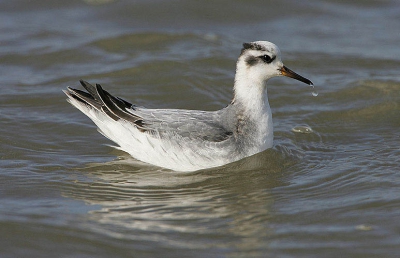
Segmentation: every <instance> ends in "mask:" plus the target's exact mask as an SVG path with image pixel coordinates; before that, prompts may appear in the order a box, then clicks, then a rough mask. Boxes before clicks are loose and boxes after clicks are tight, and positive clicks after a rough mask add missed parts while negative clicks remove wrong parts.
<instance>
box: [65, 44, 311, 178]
mask: <svg viewBox="0 0 400 258" xmlns="http://www.w3.org/2000/svg"><path fill="white" fill-rule="evenodd" d="M275 76H287V77H290V78H294V79H296V80H299V81H301V82H304V83H306V84H308V85H313V84H312V82H311V81H310V80H308V79H306V78H304V77H302V76H300V75H298V74H297V73H295V72H293V71H292V70H290V69H289V68H287V67H286V66H284V65H283V63H282V61H281V53H280V50H279V48H278V47H277V46H276V45H275V44H273V43H271V42H268V41H255V42H250V43H244V44H243V48H242V50H241V53H240V56H239V58H238V61H237V64H236V75H235V80H234V87H233V89H234V96H233V99H232V101H231V102H230V103H229V104H228V105H227V106H226V107H225V108H223V109H220V110H217V111H200V110H183V109H147V108H144V107H139V106H136V105H133V104H131V103H129V102H128V101H126V100H124V99H122V98H119V97H115V96H113V95H111V94H110V93H108V92H107V91H106V90H104V89H103V88H102V87H101V86H100V85H99V84H95V85H91V84H89V83H88V82H85V81H83V80H81V81H80V83H81V85H82V86H83V87H84V88H85V89H86V91H87V92H85V91H82V90H78V89H73V88H70V87H68V88H67V90H65V91H64V92H65V94H66V95H67V96H68V99H67V101H68V102H70V103H71V104H72V105H73V106H75V107H76V108H78V109H79V110H80V111H82V112H83V113H84V114H85V115H87V116H88V117H89V118H90V119H91V120H92V121H93V122H94V123H95V124H96V125H97V127H98V130H99V132H100V133H101V134H103V135H104V136H105V137H107V138H109V139H110V140H111V141H113V142H115V143H116V144H118V146H117V147H116V148H118V149H120V150H123V151H125V152H127V153H129V154H130V155H131V156H133V157H134V158H136V159H138V160H141V161H143V162H146V163H150V164H153V165H156V166H159V167H164V168H168V169H172V170H175V171H195V170H199V169H206V168H212V167H217V166H221V165H225V164H228V163H231V162H234V161H237V160H240V159H243V158H245V157H248V156H251V155H253V154H256V153H259V152H262V151H264V150H266V149H268V148H271V147H272V146H273V125H272V114H271V109H270V106H269V103H268V96H267V88H266V83H267V81H268V80H269V79H270V78H272V77H275Z"/></svg>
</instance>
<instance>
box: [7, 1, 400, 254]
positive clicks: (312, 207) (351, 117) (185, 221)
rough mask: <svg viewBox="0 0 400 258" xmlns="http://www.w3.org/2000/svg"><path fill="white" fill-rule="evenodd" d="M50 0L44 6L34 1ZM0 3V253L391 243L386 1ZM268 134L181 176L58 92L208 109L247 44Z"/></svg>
mask: <svg viewBox="0 0 400 258" xmlns="http://www.w3.org/2000/svg"><path fill="white" fill-rule="evenodd" d="M47 2H48V3H47ZM47 2H45V1H43V2H41V3H36V2H32V1H27V0H17V1H12V2H11V1H0V13H1V15H0V21H1V23H0V42H1V43H0V57H1V58H0V75H1V76H0V89H1V94H0V107H1V109H0V119H1V127H0V158H1V159H0V193H1V195H0V228H1V234H0V237H1V238H0V240H1V241H0V256H1V257H398V254H399V253H400V222H399V218H400V176H399V170H400V169H399V168H400V148H399V145H400V133H399V128H400V76H399V68H400V48H399V45H398V42H400V34H399V33H398V27H399V24H400V15H399V13H400V5H399V4H398V3H397V1H394V0H393V1H354V2H349V1H311V0H310V1H301V2H300V1H293V0H286V1H268V2H267V1H239V0H237V1H207V2H204V1H203V2H200V1H95V0H86V1H47ZM253 40H269V41H272V42H274V43H276V44H277V45H278V46H279V47H280V48H281V51H282V55H283V57H282V58H283V61H284V62H285V64H286V65H287V66H288V67H290V68H291V69H293V70H294V71H296V72H298V73H299V74H301V75H304V76H305V77H307V78H309V79H311V80H312V81H313V82H314V84H315V85H316V91H317V92H318V93H319V95H318V97H313V96H312V91H313V89H311V88H310V87H307V86H304V85H303V84H301V83H299V82H297V81H294V80H290V79H288V78H277V79H272V80H271V81H270V82H269V87H268V92H269V99H270V105H271V108H272V112H273V117H274V118H273V119H274V127H275V146H274V148H273V149H270V150H267V151H265V152H263V153H260V154H258V155H255V156H253V157H250V158H248V159H244V160H241V161H239V162H236V163H233V164H229V165H226V166H224V167H221V168H215V169H210V170H204V171H198V172H193V173H177V172H173V171H169V170H166V169H160V168H157V167H153V166H150V165H146V164H143V163H141V162H138V161H135V160H134V159H132V158H130V157H129V156H128V155H127V154H125V153H123V152H120V151H118V150H115V149H113V148H110V147H109V145H110V144H112V143H110V142H109V141H108V140H107V139H105V138H104V137H103V136H101V135H100V134H98V132H97V131H96V130H95V127H94V125H93V124H92V123H91V121H89V119H88V118H87V117H85V116H84V115H83V114H81V113H80V112H79V111H77V110H76V109H74V108H73V107H72V106H70V105H69V104H68V103H67V102H66V101H65V96H64V94H63V93H62V92H61V90H62V89H64V88H65V87H66V86H69V85H71V86H77V85H78V80H79V79H85V80H88V81H90V82H98V83H101V84H102V85H103V86H104V87H105V88H106V89H107V90H109V91H110V92H112V93H113V94H115V95H117V96H123V97H124V98H125V99H127V100H130V101H132V102H134V103H136V104H138V105H143V106H147V107H153V108H187V109H204V110H215V109H219V108H221V107H224V106H225V105H226V104H227V103H228V102H229V101H230V99H231V97H232V83H233V76H234V69H235V62H236V58H237V56H238V55H239V53H240V48H241V44H242V43H243V42H245V41H253Z"/></svg>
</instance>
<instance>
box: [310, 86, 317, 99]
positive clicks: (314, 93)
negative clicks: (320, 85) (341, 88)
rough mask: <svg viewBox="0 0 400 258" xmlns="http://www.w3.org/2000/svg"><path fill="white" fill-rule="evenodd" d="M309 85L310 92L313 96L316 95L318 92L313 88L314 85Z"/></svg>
mask: <svg viewBox="0 0 400 258" xmlns="http://www.w3.org/2000/svg"><path fill="white" fill-rule="evenodd" d="M310 87H311V88H312V92H311V94H312V95H313V96H314V97H316V96H318V92H317V91H316V90H315V87H314V85H310Z"/></svg>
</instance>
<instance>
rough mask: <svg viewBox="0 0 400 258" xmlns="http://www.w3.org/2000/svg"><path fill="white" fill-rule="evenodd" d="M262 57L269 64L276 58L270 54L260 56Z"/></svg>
mask: <svg viewBox="0 0 400 258" xmlns="http://www.w3.org/2000/svg"><path fill="white" fill-rule="evenodd" d="M260 58H261V59H262V60H263V61H264V62H265V63H267V64H270V63H272V61H274V60H275V57H272V58H271V57H270V56H269V55H263V56H260Z"/></svg>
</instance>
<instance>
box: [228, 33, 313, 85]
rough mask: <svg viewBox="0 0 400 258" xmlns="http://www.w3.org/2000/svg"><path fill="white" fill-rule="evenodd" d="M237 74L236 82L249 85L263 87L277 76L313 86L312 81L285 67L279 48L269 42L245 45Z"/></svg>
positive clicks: (238, 63)
mask: <svg viewBox="0 0 400 258" xmlns="http://www.w3.org/2000/svg"><path fill="white" fill-rule="evenodd" d="M236 73H237V74H236V78H235V80H236V81H238V80H239V81H240V80H246V81H247V82H248V83H251V84H262V86H264V85H265V82H266V81H267V80H268V79H270V78H272V77H275V76H287V77H290V78H294V79H296V80H299V81H302V82H304V83H307V84H309V85H312V82H311V81H310V80H308V79H306V78H304V77H302V76H300V75H298V74H296V73H295V72H293V71H292V70H290V69H288V68H287V67H286V66H284V65H283V63H282V61H281V52H280V51H279V48H278V47H277V46H276V45H275V44H273V43H271V42H268V41H255V42H250V43H244V44H243V49H242V52H241V54H240V56H239V60H238V62H237V68H236ZM254 86H256V85H254ZM260 86H261V85H260Z"/></svg>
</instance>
